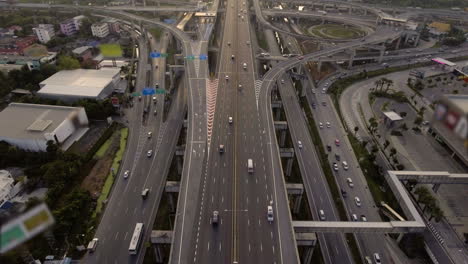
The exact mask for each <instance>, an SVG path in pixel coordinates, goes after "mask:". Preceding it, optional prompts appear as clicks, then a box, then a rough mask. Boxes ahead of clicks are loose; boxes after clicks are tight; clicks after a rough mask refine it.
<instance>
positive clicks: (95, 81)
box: [38, 68, 120, 97]
mask: <svg viewBox="0 0 468 264" xmlns="http://www.w3.org/2000/svg"><path fill="white" fill-rule="evenodd" d="M119 72H120V68H103V69H99V70H84V69H77V70H69V71H60V72H57V73H56V74H54V75H52V76H51V77H49V78H48V79H46V80H44V81H42V82H41V83H40V85H41V87H42V89H40V90H39V91H38V94H39V95H40V94H49V95H65V96H77V97H80V96H82V97H97V96H98V95H99V94H100V93H101V92H102V90H103V89H104V88H105V87H106V86H107V85H109V83H111V82H112V80H113V78H114V77H115V76H116V75H117V74H119Z"/></svg>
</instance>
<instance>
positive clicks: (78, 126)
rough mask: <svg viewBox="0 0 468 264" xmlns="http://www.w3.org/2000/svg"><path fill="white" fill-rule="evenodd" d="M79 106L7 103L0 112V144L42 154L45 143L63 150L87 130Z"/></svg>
mask: <svg viewBox="0 0 468 264" xmlns="http://www.w3.org/2000/svg"><path fill="white" fill-rule="evenodd" d="M88 123H89V121H88V117H87V115H86V112H85V109H84V108H83V107H68V106H56V105H37V104H21V103H11V104H9V105H8V107H7V108H5V109H4V110H3V111H2V112H0V124H3V125H2V129H0V141H5V142H7V143H8V144H10V145H13V146H16V147H18V148H20V149H24V150H29V151H46V150H47V142H48V141H49V140H51V141H53V142H54V143H56V144H58V145H59V146H60V147H61V148H62V150H66V149H67V148H68V147H70V146H71V144H72V143H73V142H75V141H76V140H78V139H79V138H81V136H83V135H84V133H85V132H86V131H87V130H88Z"/></svg>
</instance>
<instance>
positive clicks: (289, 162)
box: [281, 130, 294, 177]
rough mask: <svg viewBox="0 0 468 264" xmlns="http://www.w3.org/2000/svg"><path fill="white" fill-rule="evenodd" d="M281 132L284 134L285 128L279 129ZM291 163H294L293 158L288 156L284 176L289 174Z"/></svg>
mask: <svg viewBox="0 0 468 264" xmlns="http://www.w3.org/2000/svg"><path fill="white" fill-rule="evenodd" d="M281 132H285V133H284V134H285V135H286V130H284V131H281ZM281 136H282V135H281ZM283 145H284V144H283ZM293 163H294V159H293V158H288V161H287V163H286V176H288V177H289V176H291V172H292V166H293Z"/></svg>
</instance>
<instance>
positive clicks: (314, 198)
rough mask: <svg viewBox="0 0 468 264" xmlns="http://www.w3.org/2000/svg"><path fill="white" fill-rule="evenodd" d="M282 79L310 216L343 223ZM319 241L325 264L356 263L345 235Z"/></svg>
mask: <svg viewBox="0 0 468 264" xmlns="http://www.w3.org/2000/svg"><path fill="white" fill-rule="evenodd" d="M265 36H266V39H267V42H268V45H269V47H270V52H271V53H272V55H274V56H280V55H281V52H280V50H279V47H278V44H277V43H276V39H275V37H274V35H273V32H272V31H271V30H269V29H267V30H266V31H265ZM272 65H275V63H272ZM280 79H281V81H279V82H278V87H279V92H280V95H281V101H282V105H283V108H284V111H285V113H286V119H287V121H288V128H289V132H290V134H291V138H292V142H293V145H294V150H295V155H296V158H297V161H298V165H299V169H300V172H301V175H302V179H303V184H304V189H305V191H306V194H307V199H308V204H309V210H310V212H311V215H312V216H313V219H314V220H315V221H320V217H319V210H324V212H325V217H326V220H327V221H340V217H339V215H338V213H337V211H336V209H335V205H334V201H333V197H332V195H331V193H330V190H329V188H328V183H327V181H326V179H325V175H324V173H323V170H322V167H321V165H320V162H319V158H318V156H317V153H316V149H315V147H314V145H315V144H314V142H312V138H311V137H310V134H309V129H308V127H307V123H306V120H305V118H304V112H303V111H302V108H301V106H300V104H299V101H298V100H299V98H297V96H296V93H295V90H294V88H293V84H292V80H291V78H290V77H289V75H288V74H284V75H283V76H281V78H280ZM298 141H301V144H302V148H299V146H298ZM318 238H319V241H320V250H321V251H322V256H323V259H324V261H325V262H326V263H353V260H352V256H351V255H350V252H349V249H348V246H347V243H346V241H345V238H344V235H342V234H318Z"/></svg>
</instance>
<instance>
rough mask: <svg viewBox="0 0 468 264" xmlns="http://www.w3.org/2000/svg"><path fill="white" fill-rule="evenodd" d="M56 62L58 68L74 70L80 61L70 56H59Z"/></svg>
mask: <svg viewBox="0 0 468 264" xmlns="http://www.w3.org/2000/svg"><path fill="white" fill-rule="evenodd" d="M57 64H58V69H59V70H74V69H79V68H80V62H79V61H78V60H77V59H75V58H73V57H70V56H60V57H59V58H58V61H57Z"/></svg>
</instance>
